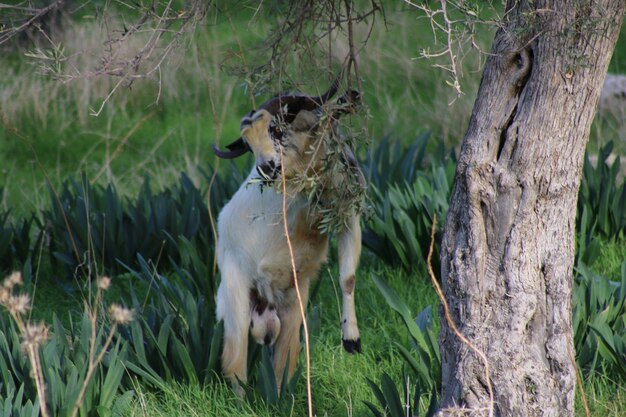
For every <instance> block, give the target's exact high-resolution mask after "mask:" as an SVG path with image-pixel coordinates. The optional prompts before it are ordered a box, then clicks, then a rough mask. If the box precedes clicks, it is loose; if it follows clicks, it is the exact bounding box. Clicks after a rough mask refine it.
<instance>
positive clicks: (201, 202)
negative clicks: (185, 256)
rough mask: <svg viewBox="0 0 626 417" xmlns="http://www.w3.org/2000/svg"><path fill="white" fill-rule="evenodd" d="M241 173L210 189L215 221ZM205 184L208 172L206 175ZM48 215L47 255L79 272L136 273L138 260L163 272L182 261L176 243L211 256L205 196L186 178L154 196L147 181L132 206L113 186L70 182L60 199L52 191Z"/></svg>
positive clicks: (183, 176) (219, 178)
mask: <svg viewBox="0 0 626 417" xmlns="http://www.w3.org/2000/svg"><path fill="white" fill-rule="evenodd" d="M238 172H239V171H235V173H234V174H233V175H231V176H228V177H225V179H222V177H220V176H217V177H216V180H215V182H214V184H213V186H212V188H211V206H212V212H213V215H214V218H215V216H216V215H217V213H218V212H219V208H221V206H222V205H223V204H224V203H225V201H226V199H227V198H229V197H230V195H231V194H232V193H234V191H235V190H236V187H238V186H239V184H238V182H237V181H238V179H239V178H238V177H239V176H240V175H239V174H238ZM206 176H207V182H208V178H209V177H210V176H211V172H210V171H209V173H207V174H206ZM50 195H51V199H52V203H51V209H50V210H49V211H46V212H45V213H44V217H45V218H46V222H47V227H48V230H49V233H50V236H51V252H52V254H53V256H54V258H55V259H57V260H59V261H61V262H62V264H63V265H65V266H66V267H67V271H68V275H70V276H72V275H73V274H75V273H76V272H77V271H79V272H84V273H85V274H87V275H89V273H90V271H104V272H106V273H110V274H114V273H116V272H120V271H121V270H123V269H122V267H121V265H122V264H126V265H128V266H132V267H137V266H138V264H137V254H141V256H142V257H143V258H144V259H146V260H148V261H150V262H151V263H152V264H153V265H155V266H156V267H157V268H159V269H160V268H165V269H167V268H168V267H169V266H170V263H169V262H161V260H168V259H173V260H174V261H178V260H179V259H180V257H179V254H178V247H177V239H178V238H179V237H183V238H185V239H187V240H188V241H190V242H192V243H193V244H194V245H195V246H196V247H197V248H198V250H199V251H200V252H201V253H204V254H207V255H208V256H210V255H211V253H212V248H213V233H212V230H211V221H210V218H209V213H208V209H207V205H206V203H205V194H203V193H202V192H201V191H200V190H199V189H198V188H196V187H195V185H194V184H193V183H192V181H191V180H190V179H189V177H187V176H186V175H185V174H184V173H183V174H181V177H180V181H179V183H178V184H177V185H176V186H174V187H171V188H167V189H164V190H163V191H160V192H158V193H153V192H152V190H151V187H150V181H149V179H148V178H146V179H145V180H144V184H143V186H142V187H141V189H140V191H139V193H138V195H137V197H136V198H135V199H134V200H132V201H131V200H126V199H124V198H122V197H121V196H120V195H119V194H118V193H117V191H116V190H115V188H114V187H113V186H111V185H109V186H107V187H106V188H104V187H100V186H98V185H91V184H90V183H89V180H88V179H87V178H86V176H84V175H83V177H82V178H81V180H80V181H76V180H72V179H70V180H68V181H66V182H64V183H63V186H62V188H61V190H60V192H59V193H56V192H55V191H54V190H53V189H52V188H50Z"/></svg>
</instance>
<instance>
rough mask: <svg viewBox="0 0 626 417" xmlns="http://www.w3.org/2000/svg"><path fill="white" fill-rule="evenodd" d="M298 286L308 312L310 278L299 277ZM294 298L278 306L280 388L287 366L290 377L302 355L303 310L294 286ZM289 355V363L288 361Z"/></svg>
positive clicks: (276, 364)
mask: <svg viewBox="0 0 626 417" xmlns="http://www.w3.org/2000/svg"><path fill="white" fill-rule="evenodd" d="M298 284H299V286H298V288H299V290H300V296H301V300H302V307H303V309H304V311H305V312H306V305H307V302H308V300H309V279H299V280H298ZM291 291H293V298H292V299H291V302H290V303H289V304H287V305H281V306H279V308H278V316H279V317H280V321H281V330H280V334H279V335H278V339H277V340H276V344H275V345H274V358H273V362H274V374H275V375H276V382H277V384H278V390H279V391H280V386H281V383H282V380H283V374H284V372H285V366H287V367H288V368H287V369H288V370H287V375H288V377H289V379H291V377H292V376H293V373H294V371H295V370H296V363H297V362H298V356H299V355H300V327H301V326H302V312H301V310H300V302H299V301H298V299H297V297H296V294H295V288H293V289H292V290H291ZM287 357H289V363H287Z"/></svg>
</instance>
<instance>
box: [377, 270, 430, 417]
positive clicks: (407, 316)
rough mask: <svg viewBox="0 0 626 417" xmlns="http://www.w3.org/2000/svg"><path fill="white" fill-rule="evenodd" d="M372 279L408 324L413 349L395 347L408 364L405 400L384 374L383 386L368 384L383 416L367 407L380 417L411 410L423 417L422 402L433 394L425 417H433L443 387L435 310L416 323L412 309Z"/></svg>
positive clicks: (427, 310)
mask: <svg viewBox="0 0 626 417" xmlns="http://www.w3.org/2000/svg"><path fill="white" fill-rule="evenodd" d="M372 279H373V281H374V283H375V284H376V286H377V287H378V290H379V291H380V293H381V294H382V296H383V297H384V298H385V301H387V304H388V305H389V307H391V308H392V309H393V310H394V311H395V312H396V313H398V315H399V316H400V318H401V319H402V321H403V322H404V324H405V326H406V328H407V330H408V332H409V336H410V340H411V345H410V346H408V347H407V346H403V345H402V344H400V343H397V342H395V343H394V344H395V347H396V349H397V350H398V352H399V353H400V355H401V356H402V357H403V358H404V360H405V364H406V367H405V370H404V371H403V377H402V386H403V396H400V393H399V391H398V390H397V388H396V384H395V382H394V381H393V380H392V378H391V377H390V376H389V375H388V374H387V373H384V374H383V375H382V377H381V382H380V385H378V384H376V383H375V382H373V381H372V380H369V379H368V380H367V382H368V384H369V385H370V387H371V389H372V391H373V392H374V396H375V397H376V398H377V400H378V402H379V404H380V406H381V407H382V412H381V411H380V410H379V409H378V408H377V407H376V406H375V405H374V404H372V403H368V402H366V405H367V407H368V408H369V409H370V411H371V412H372V413H373V414H374V415H375V416H377V417H378V416H383V415H384V416H392V417H402V416H406V415H407V410H408V411H410V412H411V413H412V414H411V415H413V416H419V415H420V414H419V407H420V398H422V397H423V394H424V393H425V392H430V393H431V397H430V405H429V407H428V411H426V414H425V416H426V417H429V416H432V415H434V413H435V411H436V410H437V390H438V389H439V387H440V385H441V355H440V353H439V344H438V341H437V335H436V333H435V328H434V320H433V315H432V311H431V308H430V306H429V307H426V308H425V309H424V310H422V311H421V312H420V313H419V314H418V316H417V318H415V319H414V316H413V315H412V314H411V311H410V309H409V307H408V306H407V305H406V303H405V302H404V301H403V300H402V298H400V296H399V295H398V293H396V291H395V290H394V289H393V288H391V287H390V286H389V285H388V284H387V283H386V282H385V281H384V280H382V279H380V278H379V277H377V276H376V275H372ZM407 371H409V372H410V373H408V372H407ZM411 376H413V378H411ZM411 380H413V386H414V388H413V390H414V393H413V395H412V396H411V394H410V392H409V387H411V386H412V384H411ZM411 398H412V399H411Z"/></svg>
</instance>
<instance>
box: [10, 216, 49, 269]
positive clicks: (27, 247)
mask: <svg viewBox="0 0 626 417" xmlns="http://www.w3.org/2000/svg"><path fill="white" fill-rule="evenodd" d="M10 214H11V213H10V211H6V212H0V273H6V272H9V271H11V270H14V269H19V268H21V267H22V266H23V265H24V264H25V263H26V262H27V261H28V259H29V258H31V257H32V251H33V250H34V249H35V248H37V247H39V245H40V243H41V239H42V237H43V234H42V231H41V225H40V224H39V221H38V220H37V218H36V217H35V215H31V216H30V217H29V218H22V219H19V220H18V221H16V222H11V221H10V218H11V217H10Z"/></svg>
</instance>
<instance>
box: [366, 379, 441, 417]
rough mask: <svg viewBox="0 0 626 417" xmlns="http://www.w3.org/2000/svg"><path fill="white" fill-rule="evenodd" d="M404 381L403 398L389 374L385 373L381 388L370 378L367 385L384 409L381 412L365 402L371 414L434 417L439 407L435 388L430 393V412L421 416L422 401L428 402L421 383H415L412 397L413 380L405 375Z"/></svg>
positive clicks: (378, 416)
mask: <svg viewBox="0 0 626 417" xmlns="http://www.w3.org/2000/svg"><path fill="white" fill-rule="evenodd" d="M402 381H403V383H402V388H403V392H402V394H403V396H402V397H401V396H400V392H399V391H398V389H397V387H396V384H395V383H394V382H393V380H392V379H391V377H390V376H389V374H388V373H387V372H383V375H382V377H381V380H380V386H379V385H377V384H376V383H375V382H374V381H372V380H371V379H369V378H368V379H367V383H368V384H369V386H370V388H371V389H372V392H373V393H374V396H375V397H376V399H377V400H378V403H379V404H380V406H381V408H382V411H381V410H380V409H379V408H377V407H376V406H375V405H374V404H372V403H371V402H369V401H365V405H366V406H367V407H368V408H369V410H370V412H371V413H372V414H373V415H374V416H375V417H383V416H384V417H386V416H389V417H406V416H407V415H411V416H413V417H420V416H424V417H432V416H434V415H435V413H436V412H437V406H438V403H437V391H436V390H435V389H434V388H433V389H432V391H431V393H430V402H429V406H428V410H426V412H425V414H420V400H421V399H424V400H425V401H426V400H427V399H426V396H425V395H424V394H423V393H422V391H421V390H420V384H419V382H418V381H415V387H414V389H413V396H412V397H411V393H410V392H409V387H410V386H411V379H410V378H409V377H408V376H407V375H403V377H402ZM411 398H412V399H411Z"/></svg>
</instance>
